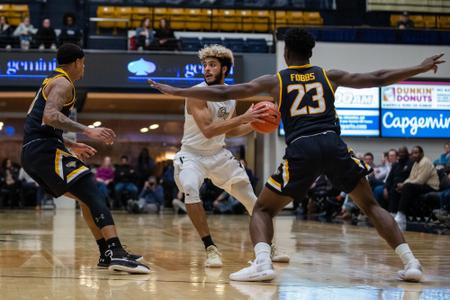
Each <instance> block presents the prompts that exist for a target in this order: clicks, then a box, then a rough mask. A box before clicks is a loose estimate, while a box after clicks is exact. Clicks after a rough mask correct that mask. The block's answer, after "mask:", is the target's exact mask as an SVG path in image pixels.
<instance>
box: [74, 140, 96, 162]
mask: <svg viewBox="0 0 450 300" xmlns="http://www.w3.org/2000/svg"><path fill="white" fill-rule="evenodd" d="M70 150H71V151H72V152H73V154H75V155H76V157H78V158H79V159H81V160H86V159H88V158H89V157H91V156H94V155H95V154H96V153H97V150H95V149H94V148H92V147H91V146H88V145H86V144H83V143H73V144H72V145H71V146H70Z"/></svg>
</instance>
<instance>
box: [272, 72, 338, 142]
mask: <svg viewBox="0 0 450 300" xmlns="http://www.w3.org/2000/svg"><path fill="white" fill-rule="evenodd" d="M277 75H278V80H279V81H280V97H279V100H278V101H279V110H280V112H281V118H282V121H283V125H284V130H285V132H286V144H290V143H291V142H292V141H293V140H295V139H296V138H298V137H301V136H305V135H312V134H316V133H319V132H324V131H334V132H336V133H338V134H339V133H340V129H339V120H338V117H337V114H336V109H335V107H334V91H333V87H332V86H331V83H330V81H329V80H328V77H327V75H326V73H325V70H324V69H323V68H320V67H316V66H312V65H310V64H308V65H304V66H291V67H289V68H287V69H284V70H281V71H280V72H278V74H277Z"/></svg>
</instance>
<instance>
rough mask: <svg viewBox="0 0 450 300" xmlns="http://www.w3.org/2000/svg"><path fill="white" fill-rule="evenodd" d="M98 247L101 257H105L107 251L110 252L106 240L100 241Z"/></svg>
mask: <svg viewBox="0 0 450 300" xmlns="http://www.w3.org/2000/svg"><path fill="white" fill-rule="evenodd" d="M97 245H98V251H100V255H104V254H105V251H106V250H108V244H107V243H106V241H105V239H103V238H102V239H99V240H97Z"/></svg>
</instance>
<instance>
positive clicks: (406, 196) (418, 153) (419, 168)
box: [395, 146, 439, 231]
mask: <svg viewBox="0 0 450 300" xmlns="http://www.w3.org/2000/svg"><path fill="white" fill-rule="evenodd" d="M411 158H412V160H413V161H414V165H413V167H412V169H411V173H410V174H409V177H408V179H406V180H405V181H404V182H403V183H399V184H397V188H398V190H400V191H401V194H402V195H401V198H400V203H399V207H398V211H397V214H396V215H395V221H396V222H397V224H398V226H399V227H400V229H401V230H403V231H404V230H405V229H406V214H407V213H408V209H409V208H410V207H411V206H412V205H413V203H414V201H415V200H416V199H417V197H418V196H420V195H422V194H425V193H429V192H432V191H437V190H439V177H438V174H437V172H436V168H435V167H434V166H433V163H432V162H431V160H430V159H429V158H428V157H426V156H424V153H423V149H422V147H420V146H415V147H414V148H413V149H412V151H411Z"/></svg>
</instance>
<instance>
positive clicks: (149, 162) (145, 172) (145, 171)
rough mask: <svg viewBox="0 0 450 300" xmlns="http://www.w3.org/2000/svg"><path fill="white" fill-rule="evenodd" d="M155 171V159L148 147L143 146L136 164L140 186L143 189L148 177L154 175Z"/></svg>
mask: <svg viewBox="0 0 450 300" xmlns="http://www.w3.org/2000/svg"><path fill="white" fill-rule="evenodd" d="M154 171H155V161H154V160H153V158H152V157H151V156H150V153H149V152H148V149H147V148H142V150H141V152H140V153H139V156H138V159H137V164H136V177H137V180H138V188H139V189H142V187H143V186H144V183H145V181H147V180H148V177H149V176H151V175H153V172H154Z"/></svg>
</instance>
